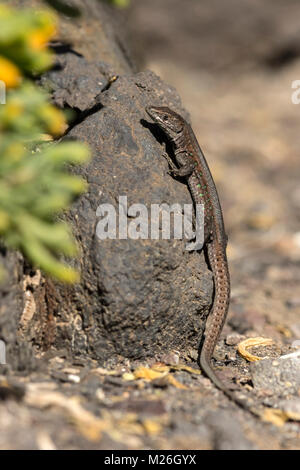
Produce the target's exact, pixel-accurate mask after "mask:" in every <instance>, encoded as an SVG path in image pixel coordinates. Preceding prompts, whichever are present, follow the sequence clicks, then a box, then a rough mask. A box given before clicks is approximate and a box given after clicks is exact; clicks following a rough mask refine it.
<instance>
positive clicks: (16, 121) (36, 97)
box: [0, 5, 89, 282]
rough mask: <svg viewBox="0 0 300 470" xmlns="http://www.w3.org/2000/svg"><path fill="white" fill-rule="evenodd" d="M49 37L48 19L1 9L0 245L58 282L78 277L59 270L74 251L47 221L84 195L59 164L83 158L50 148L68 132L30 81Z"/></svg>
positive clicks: (46, 61) (48, 58)
mask: <svg viewBox="0 0 300 470" xmlns="http://www.w3.org/2000/svg"><path fill="white" fill-rule="evenodd" d="M55 31H56V26H55V19H54V17H53V15H51V14H49V13H46V12H39V13H37V12H34V11H32V10H13V9H11V8H8V7H6V6H3V5H0V80H1V81H2V82H3V83H4V84H5V87H6V90H7V96H6V104H0V237H1V240H2V241H3V243H4V244H5V245H6V246H8V247H10V248H14V249H20V250H21V251H22V252H23V253H24V254H25V256H27V257H28V258H29V260H30V261H31V262H32V263H33V264H34V265H36V266H38V267H40V268H41V269H43V270H44V271H45V272H47V273H48V274H50V275H52V276H54V277H56V278H57V279H59V280H61V281H65V282H74V281H76V280H78V277H79V274H78V272H77V271H75V270H74V269H73V268H71V267H69V266H67V265H66V264H65V263H63V262H61V261H60V259H59V257H60V255H61V254H63V255H65V256H74V255H75V254H76V253H77V247H76V244H75V242H74V240H73V237H72V235H71V233H70V229H69V227H68V226H67V224H65V223H63V222H58V221H54V219H55V217H56V216H57V214H59V213H60V212H61V211H62V210H64V209H65V208H67V207H69V205H70V204H71V202H72V201H73V199H74V197H75V196H77V195H78V194H80V193H81V192H83V191H84V190H85V189H86V183H85V181H84V180H82V179H81V178H79V177H78V176H75V175H71V174H69V173H67V171H66V169H65V166H66V163H70V164H81V163H83V162H85V161H86V160H87V159H88V157H89V150H88V148H87V147H86V146H85V145H83V144H82V143H79V142H58V143H56V142H53V141H52V140H53V138H55V137H58V136H60V135H61V134H62V133H63V132H64V130H65V129H66V127H67V124H66V120H65V116H64V114H63V113H62V111H60V110H59V109H57V108H55V107H54V106H53V105H51V104H50V102H49V97H48V96H47V94H46V93H45V91H43V90H41V89H40V88H38V87H37V85H36V84H35V83H34V82H33V81H32V80H31V79H30V77H32V76H33V75H36V74H39V73H41V72H43V71H44V70H46V69H47V68H48V67H50V66H51V64H52V59H53V56H52V53H51V52H50V51H49V50H48V49H47V46H46V44H47V42H48V41H49V39H51V38H52V37H53V36H54V34H55Z"/></svg>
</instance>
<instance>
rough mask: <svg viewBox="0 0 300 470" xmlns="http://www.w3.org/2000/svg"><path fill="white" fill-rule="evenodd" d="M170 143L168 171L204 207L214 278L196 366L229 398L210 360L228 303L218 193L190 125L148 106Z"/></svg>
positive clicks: (162, 109)
mask: <svg viewBox="0 0 300 470" xmlns="http://www.w3.org/2000/svg"><path fill="white" fill-rule="evenodd" d="M146 111H147V113H148V114H149V116H150V117H151V118H152V119H153V120H154V121H155V122H156V123H157V124H158V125H159V126H160V128H161V129H162V130H163V131H164V132H165V133H166V135H167V136H168V138H169V139H170V140H171V142H172V143H173V147H174V155H175V160H176V163H177V165H178V167H179V168H177V167H175V166H174V164H172V162H171V161H169V159H168V161H169V163H170V166H171V172H172V173H173V174H174V175H176V176H185V177H187V183H188V186H189V189H190V192H191V194H192V197H193V200H194V203H195V204H204V247H205V249H206V250H207V254H208V259H209V263H210V267H211V269H212V272H213V275H214V283H215V297H214V304H213V308H212V310H211V313H210V316H209V325H208V326H207V328H206V330H205V339H204V342H203V346H202V349H201V355H200V365H201V367H202V369H203V370H204V372H205V373H206V375H207V376H208V377H209V378H210V379H211V380H212V382H213V383H214V384H215V385H216V386H217V387H218V388H220V389H221V390H223V391H224V392H225V393H226V394H227V395H229V396H230V397H231V398H233V397H232V396H231V393H230V392H229V391H228V389H227V388H226V387H225V385H224V384H223V383H222V382H221V380H220V379H219V378H218V377H217V376H216V374H215V372H214V371H213V369H212V367H211V358H212V354H213V352H214V349H215V346H216V343H217V341H218V339H219V336H220V333H221V331H222V328H223V325H224V323H225V320H226V316H227V312H228V307H229V301H230V277H229V271H228V263H227V257H226V245H227V236H226V234H225V229H224V222H223V215H222V210H221V205H220V201H219V197H218V193H217V190H216V187H215V184H214V181H213V178H212V175H211V173H210V170H209V167H208V164H207V162H206V159H205V157H204V155H203V153H202V151H201V149H200V147H199V144H198V142H197V139H196V137H195V135H194V132H193V130H192V128H191V126H190V125H189V124H188V123H187V122H186V121H185V120H184V119H183V118H182V117H181V116H180V115H179V114H177V113H175V112H174V111H172V110H170V109H169V108H167V107H156V106H152V107H150V108H147V109H146Z"/></svg>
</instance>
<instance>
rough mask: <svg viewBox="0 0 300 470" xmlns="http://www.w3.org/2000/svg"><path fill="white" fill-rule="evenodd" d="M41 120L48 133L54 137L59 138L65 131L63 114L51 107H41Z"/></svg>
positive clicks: (65, 125)
mask: <svg viewBox="0 0 300 470" xmlns="http://www.w3.org/2000/svg"><path fill="white" fill-rule="evenodd" d="M41 118H42V119H43V120H44V121H45V123H46V126H47V130H48V132H49V133H50V134H52V135H54V136H59V135H61V134H63V133H64V131H65V130H66V127H67V124H66V120H65V116H64V114H63V113H62V112H61V111H60V110H59V109H57V108H55V107H54V106H52V105H48V106H47V105H45V106H43V108H42V110H41Z"/></svg>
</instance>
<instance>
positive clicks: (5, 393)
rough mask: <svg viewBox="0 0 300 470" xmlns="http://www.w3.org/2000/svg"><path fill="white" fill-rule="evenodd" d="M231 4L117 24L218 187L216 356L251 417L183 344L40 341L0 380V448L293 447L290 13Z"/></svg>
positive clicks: (297, 239)
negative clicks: (143, 354) (150, 350)
mask: <svg viewBox="0 0 300 470" xmlns="http://www.w3.org/2000/svg"><path fill="white" fill-rule="evenodd" d="M238 5H240V2H238V0H237V1H230V2H226V10H225V11H223V10H222V8H220V2H216V1H214V2H211V1H207V2H206V1H202V2H200V1H199V2H198V1H196V0H185V8H184V11H183V9H182V1H181V0H165V1H164V2H161V1H160V0H152V1H151V2H147V1H146V0H138V1H136V2H133V5H132V7H131V9H130V10H129V12H128V13H127V18H128V25H127V27H128V29H129V30H130V33H131V37H132V40H133V41H132V42H133V43H134V45H135V49H136V54H137V55H138V56H139V57H140V60H141V62H140V63H141V67H142V68H147V69H151V70H153V71H154V72H155V73H157V74H158V75H159V76H160V77H161V78H162V79H163V80H165V81H166V82H168V83H171V84H172V85H173V86H175V87H176V89H177V91H178V92H179V94H180V96H181V99H182V103H183V105H184V107H185V108H186V109H187V110H188V111H189V113H190V116H191V121H192V124H193V128H194V131H195V133H196V135H197V136H198V139H199V142H200V144H201V146H202V148H203V151H204V153H205V155H206V156H207V159H208V162H209V164H210V167H211V170H212V173H213V175H214V178H215V181H216V184H217V187H218V189H219V194H220V198H221V202H222V205H223V208H224V217H225V223H226V228H227V232H228V236H229V245H228V257H229V263H230V271H231V278H232V300H231V305H230V311H229V315H228V321H227V323H226V325H225V327H224V330H223V334H222V336H221V340H220V342H219V345H218V347H217V349H216V352H215V364H214V365H215V367H216V369H217V370H218V374H220V376H222V378H223V379H224V381H226V383H228V385H230V386H231V387H232V388H233V389H235V393H237V394H238V396H240V397H244V398H245V401H246V403H247V404H248V406H251V407H252V408H254V409H255V410H257V411H258V412H259V414H260V416H259V417H254V416H252V415H251V414H250V413H248V412H247V411H244V410H242V409H240V408H239V407H238V406H237V405H236V404H234V403H232V402H231V401H229V400H228V398H226V397H225V396H224V395H223V394H222V393H221V392H220V391H218V390H216V389H215V387H214V386H213V385H212V384H211V383H210V381H209V380H208V379H206V378H205V377H204V376H203V375H202V374H201V373H200V371H199V368H198V365H197V362H196V358H197V354H196V351H195V350H194V349H192V350H189V351H185V352H182V351H181V352H178V351H176V350H174V351H173V352H170V353H168V354H166V355H163V354H161V355H160V356H159V357H157V356H156V357H153V358H148V359H147V360H146V361H143V362H137V361H134V360H130V361H129V360H122V361H121V360H120V362H119V363H115V364H114V366H113V367H99V363H98V362H97V361H95V360H92V359H88V358H80V359H78V360H74V359H72V358H71V357H70V356H69V354H68V352H67V351H63V350H62V351H60V352H59V354H58V353H57V352H55V351H51V350H49V351H48V352H47V353H44V354H41V361H42V367H41V368H40V369H39V370H38V371H36V372H32V373H31V374H30V375H29V376H27V377H24V376H20V375H19V376H18V375H16V376H6V377H4V376H3V377H2V378H1V380H0V426H1V430H2V432H1V433H0V448H2V449H3V448H5V449H6V448H9V449H15V448H23V449H24V448H25V449H27V448H34V449H51V448H52V449H64V448H67V449H87V448H92V449H145V448H146V449H299V448H300V383H299V377H300V372H299V357H298V359H297V356H296V354H297V351H299V349H297V346H298V348H299V340H300V320H299V313H300V295H299V289H298V286H299V282H300V230H299V213H300V212H299V209H300V190H299V176H300V166H299V159H298V155H299V150H298V143H299V130H298V124H299V112H300V105H295V104H292V101H291V94H292V89H291V83H292V81H293V80H296V79H299V78H300V77H299V67H300V58H299V54H300V49H299V46H298V43H299V33H298V38H297V28H299V14H300V8H299V6H298V4H297V3H296V2H294V1H288V2H284V1H279V0H277V1H276V2H274V1H272V2H271V1H267V2H264V6H263V7H262V6H261V2H253V1H249V2H244V3H243V6H242V5H240V6H238ZM224 8H225V4H224ZM233 18H238V21H233ZM180 333H181V332H180V331H178V335H180ZM257 337H264V338H269V339H271V340H272V343H271V344H268V345H263V344H260V343H259V342H258V341H256V344H257V346H255V347H253V348H250V347H249V348H248V349H247V351H248V352H249V353H251V354H252V355H256V356H259V357H263V358H267V359H264V360H262V361H258V362H250V361H249V360H248V359H249V357H250V358H251V356H249V355H247V353H245V352H244V353H243V352H242V355H240V354H239V353H238V352H237V346H238V345H239V344H240V343H241V342H242V341H244V340H246V339H249V338H257ZM287 354H294V355H293V356H292V357H291V358H283V359H282V358H280V357H281V356H283V355H287ZM247 358H248V359H247Z"/></svg>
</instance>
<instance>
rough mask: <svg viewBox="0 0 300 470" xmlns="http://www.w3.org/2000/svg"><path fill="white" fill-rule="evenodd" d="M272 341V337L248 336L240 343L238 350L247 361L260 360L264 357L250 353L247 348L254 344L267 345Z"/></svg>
mask: <svg viewBox="0 0 300 470" xmlns="http://www.w3.org/2000/svg"><path fill="white" fill-rule="evenodd" d="M272 343H273V340H272V339H271V338H261V337H258V338H247V339H245V340H244V341H241V343H239V344H238V346H237V350H238V352H239V354H240V355H241V356H242V357H243V358H244V359H246V360H247V361H250V362H254V361H260V360H261V359H263V357H258V356H254V355H253V354H251V353H249V351H247V348H250V347H253V346H267V345H269V344H272Z"/></svg>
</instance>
